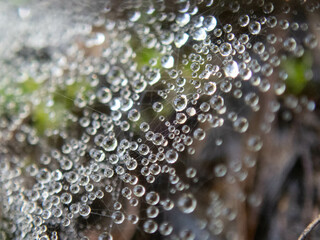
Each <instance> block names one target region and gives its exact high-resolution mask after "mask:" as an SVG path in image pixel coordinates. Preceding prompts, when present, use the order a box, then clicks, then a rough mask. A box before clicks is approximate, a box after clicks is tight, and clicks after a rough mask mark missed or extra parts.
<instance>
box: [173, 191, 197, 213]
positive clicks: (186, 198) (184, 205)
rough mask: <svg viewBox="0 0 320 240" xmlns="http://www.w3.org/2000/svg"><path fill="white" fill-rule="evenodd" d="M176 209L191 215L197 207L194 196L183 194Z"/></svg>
mask: <svg viewBox="0 0 320 240" xmlns="http://www.w3.org/2000/svg"><path fill="white" fill-rule="evenodd" d="M177 205H178V208H179V209H180V210H181V211H182V212H183V213H186V214H189V213H192V212H193V211H194V210H195V208H196V207H197V200H196V199H195V198H194V196H193V195H192V194H191V193H189V194H187V193H184V194H182V196H180V198H179V199H178V204H177Z"/></svg>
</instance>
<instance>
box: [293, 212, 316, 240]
mask: <svg viewBox="0 0 320 240" xmlns="http://www.w3.org/2000/svg"><path fill="white" fill-rule="evenodd" d="M318 223H320V215H318V217H317V218H316V219H314V220H313V221H312V222H311V223H310V224H309V225H308V226H307V227H306V229H304V231H303V233H301V235H300V237H299V239H298V240H304V239H306V237H307V236H308V234H309V233H310V232H311V231H312V230H313V229H314V228H315V227H316V226H317V225H318Z"/></svg>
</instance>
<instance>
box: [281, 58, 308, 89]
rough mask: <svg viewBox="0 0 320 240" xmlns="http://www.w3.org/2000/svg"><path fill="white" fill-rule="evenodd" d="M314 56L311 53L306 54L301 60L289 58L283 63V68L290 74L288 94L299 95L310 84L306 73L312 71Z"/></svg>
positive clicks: (287, 83) (287, 81)
mask: <svg viewBox="0 0 320 240" xmlns="http://www.w3.org/2000/svg"><path fill="white" fill-rule="evenodd" d="M311 66H312V56H311V54H310V53H306V54H304V56H303V57H301V58H288V59H287V60H285V61H283V62H282V68H283V70H285V71H286V73H287V74H288V78H287V80H286V86H287V92H288V93H291V94H294V95H299V94H301V92H302V91H303V90H304V88H305V87H306V85H307V83H308V79H307V78H306V75H305V74H306V71H308V70H309V69H311Z"/></svg>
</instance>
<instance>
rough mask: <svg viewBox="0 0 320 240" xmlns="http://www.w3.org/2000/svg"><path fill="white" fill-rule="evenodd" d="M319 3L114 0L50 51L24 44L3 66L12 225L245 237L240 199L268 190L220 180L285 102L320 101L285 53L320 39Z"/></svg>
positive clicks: (233, 174) (4, 169)
mask: <svg viewBox="0 0 320 240" xmlns="http://www.w3.org/2000/svg"><path fill="white" fill-rule="evenodd" d="M319 7H320V5H319V3H316V1H315V2H312V1H310V2H308V1H307V3H305V2H304V1H301V3H300V2H298V1H297V3H296V4H292V5H290V4H289V3H286V2H285V1H280V2H276V1H267V0H265V1H250V0H247V1H212V0H207V1H202V0H200V1H178V2H177V3H175V4H173V3H169V2H164V1H150V2H149V1H148V2H146V1H132V2H131V1H125V2H121V3H116V1H111V2H108V4H106V5H105V7H104V8H103V9H102V10H101V14H100V15H99V17H97V18H96V19H95V22H93V23H92V25H91V26H90V28H89V30H90V31H88V29H86V30H85V34H83V36H82V37H81V38H80V40H77V41H74V43H72V44H70V46H69V47H67V48H66V49H64V50H63V51H58V50H55V51H53V52H50V51H49V53H48V54H49V57H50V59H45V60H41V56H42V55H41V54H40V57H39V56H38V55H39V53H37V52H36V53H35V54H38V55H37V56H38V57H36V58H35V59H31V60H30V59H27V60H26V59H20V58H19V57H18V56H15V57H16V61H17V62H18V64H20V65H19V72H18V73H17V68H16V67H10V65H8V66H6V67H3V68H5V70H6V71H7V72H8V73H7V75H6V76H4V77H3V78H2V79H1V89H2V90H1V91H6V92H7V93H6V94H7V95H6V96H8V97H0V103H1V105H3V107H2V108H3V111H2V112H1V113H2V116H1V118H0V128H1V131H0V202H1V207H0V209H1V215H0V217H1V218H2V220H1V221H0V230H1V231H2V232H1V234H7V235H8V236H13V237H14V239H41V240H45V239H99V240H102V239H129V238H130V237H131V236H133V234H134V232H135V229H136V228H138V229H140V230H141V231H140V233H139V234H141V235H143V234H157V236H159V234H160V236H162V237H163V238H168V239H188V240H189V239H216V237H217V239H235V236H234V234H235V226H236V224H237V217H238V214H239V213H238V212H237V204H236V203H235V202H245V201H248V202H249V204H251V205H253V206H257V205H259V204H260V203H261V199H259V196H254V195H253V196H251V195H250V196H247V195H246V193H245V192H244V191H242V190H241V189H237V190H235V191H234V192H233V193H227V194H223V192H222V191H220V192H219V191H218V190H216V188H219V187H215V184H217V185H218V184H219V183H220V184H221V183H222V182H223V183H224V184H229V185H237V184H241V183H242V182H244V181H246V179H247V177H248V174H249V170H250V168H253V167H255V165H256V157H257V152H259V151H260V150H261V149H262V148H263V138H264V136H265V135H266V134H268V133H269V132H270V131H271V128H272V124H273V122H274V120H275V119H276V117H277V115H278V114H279V112H280V110H281V111H282V112H283V118H284V119H285V120H287V121H290V120H291V119H292V118H293V116H294V114H295V113H299V112H303V111H312V110H313V109H314V108H315V104H314V102H312V101H311V100H309V99H307V98H306V97H304V96H296V95H294V94H291V93H290V92H286V86H287V84H286V81H287V79H288V77H289V74H290V73H288V72H286V71H285V69H284V68H283V67H282V62H285V61H286V60H287V59H296V58H302V57H303V56H306V55H310V54H311V55H312V51H315V50H314V49H317V48H318V40H319V39H318V38H317V35H316V34H318V33H319V32H317V33H316V32H315V31H316V27H317V26H316V20H318V19H319ZM302 13H305V15H306V16H309V17H310V18H311V19H313V18H314V19H315V20H310V21H309V20H308V19H306V18H304V17H301V14H302ZM295 19H296V20H295ZM78 41H79V42H78ZM1 74H3V72H1ZM305 76H306V78H307V80H308V81H312V79H313V73H312V71H311V69H309V71H307V72H305ZM13 77H14V79H15V80H14V81H15V82H14V84H13V83H12V81H13ZM31 78H32V79H33V80H32V81H31V80H30V79H31ZM28 81H29V82H28ZM31 82H32V83H31ZM23 83H27V85H26V86H25V85H24V84H23ZM21 84H22V86H23V87H22V88H21V87H20V88H19V87H17V86H21ZM32 84H34V85H35V86H36V87H35V88H34V89H28V86H30V85H32ZM25 88H27V89H25ZM21 89H22V90H21ZM23 91H24V92H23ZM257 116H259V119H258V118H257ZM45 117H47V119H45V120H43V118H45ZM43 121H46V122H49V123H50V124H48V125H45V123H43ZM43 124H44V127H43ZM230 138H231V139H230ZM228 144H229V145H230V146H229V145H228ZM225 145H227V146H225ZM235 145H237V146H238V148H239V149H240V150H237V147H235ZM231 146H234V147H231ZM206 148H209V149H210V150H209V152H210V154H209V156H207V155H206V156H205V157H204V155H205V153H203V152H206V151H208V150H206ZM212 149H214V150H212ZM219 149H222V150H221V153H220V150H219ZM237 151H238V152H237ZM212 152H214V154H212V155H211V153H212ZM218 152H219V154H218V155H217V154H216V153H218ZM232 152H235V153H239V154H237V155H236V156H232ZM240 153H241V154H240ZM210 155H211V156H210ZM215 155H217V156H215ZM221 158H225V159H226V160H225V161H221ZM208 163H209V164H208ZM204 166H210V167H209V168H208V167H205V168H206V169H204ZM202 182H205V183H206V182H211V183H212V185H211V186H205V187H203V185H205V184H202ZM230 195H232V196H233V199H235V201H234V202H233V203H232V202H225V201H224V198H226V197H227V196H230ZM3 236H4V235H3ZM219 237H220V238H219ZM0 238H1V237H0Z"/></svg>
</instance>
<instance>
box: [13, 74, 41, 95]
mask: <svg viewBox="0 0 320 240" xmlns="http://www.w3.org/2000/svg"><path fill="white" fill-rule="evenodd" d="M18 87H19V88H20V89H21V90H22V94H31V93H32V92H34V91H36V90H38V89H39V88H40V84H39V83H37V82H36V81H35V80H34V79H33V78H30V77H29V78H28V79H27V80H26V81H24V82H22V83H19V86H18Z"/></svg>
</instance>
